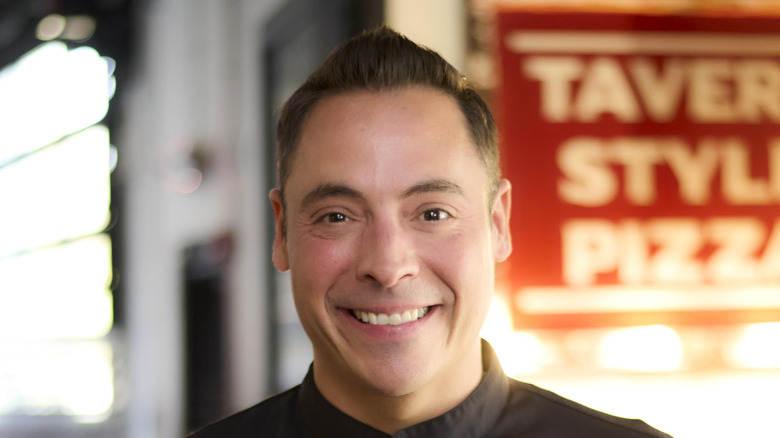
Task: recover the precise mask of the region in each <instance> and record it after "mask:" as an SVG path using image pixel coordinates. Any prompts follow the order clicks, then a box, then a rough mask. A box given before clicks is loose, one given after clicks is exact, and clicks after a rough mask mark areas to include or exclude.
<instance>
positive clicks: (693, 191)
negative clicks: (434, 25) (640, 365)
mask: <svg viewBox="0 0 780 438" xmlns="http://www.w3.org/2000/svg"><path fill="white" fill-rule="evenodd" d="M498 23H499V37H500V56H501V60H500V61H501V72H502V85H501V90H500V94H499V96H498V99H499V102H498V103H499V111H497V117H498V119H499V123H500V127H501V132H502V154H503V163H504V173H505V175H506V176H507V177H508V178H509V179H511V180H512V183H513V190H514V195H513V197H514V198H513V206H514V208H513V215H512V233H513V239H514V246H515V250H514V253H513V255H512V257H511V258H510V260H509V261H508V263H507V264H506V265H505V266H504V267H503V268H502V272H501V274H502V281H503V283H502V285H503V286H504V287H505V288H506V289H508V290H509V291H511V294H512V298H513V303H514V304H515V305H514V308H515V312H514V320H515V324H516V325H517V326H521V327H542V328H545V327H548V328H567V327H568V328H573V327H592V326H611V325H641V324H656V323H663V324H728V323H746V322H761V321H778V320H780V130H778V123H780V34H778V33H777V29H780V20H778V19H769V18H739V19H737V18H728V17H696V16H652V15H624V14H583V13H579V14H564V13H535V12H526V11H503V12H501V13H499V20H498Z"/></svg>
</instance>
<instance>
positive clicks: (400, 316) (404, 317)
mask: <svg viewBox="0 0 780 438" xmlns="http://www.w3.org/2000/svg"><path fill="white" fill-rule="evenodd" d="M429 310H430V307H421V308H419V309H412V310H407V311H405V312H403V313H393V314H392V315H386V314H384V313H380V314H376V313H371V312H363V311H361V310H353V311H352V314H354V315H355V318H357V319H359V320H361V321H363V322H364V323H366V324H371V325H398V324H404V323H407V322H412V321H417V320H418V319H420V318H422V317H423V316H425V315H426V314H427V313H428V311H429Z"/></svg>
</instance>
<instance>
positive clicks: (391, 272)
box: [357, 219, 419, 288]
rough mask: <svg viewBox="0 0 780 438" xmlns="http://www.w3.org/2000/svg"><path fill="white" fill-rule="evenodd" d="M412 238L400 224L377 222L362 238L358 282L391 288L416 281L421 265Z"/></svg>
mask: <svg viewBox="0 0 780 438" xmlns="http://www.w3.org/2000/svg"><path fill="white" fill-rule="evenodd" d="M412 237H413V236H411V235H410V234H409V232H408V231H405V230H404V229H403V227H402V226H401V224H399V223H397V221H394V220H390V219H384V220H375V221H373V223H372V225H371V226H369V227H368V228H367V229H366V230H365V231H364V234H363V236H362V242H361V244H360V254H358V257H359V258H358V262H357V275H358V280H359V281H363V282H370V283H373V284H375V285H378V286H381V287H384V288H390V287H393V286H395V285H397V284H398V283H399V282H401V281H402V280H404V279H409V278H413V277H416V276H417V274H418V273H419V262H418V259H417V254H416V252H415V249H414V243H413V241H412Z"/></svg>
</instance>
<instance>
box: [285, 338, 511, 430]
mask: <svg viewBox="0 0 780 438" xmlns="http://www.w3.org/2000/svg"><path fill="white" fill-rule="evenodd" d="M482 369H483V371H484V372H485V375H484V377H483V378H482V381H481V382H480V383H479V385H478V386H477V388H476V389H475V390H474V391H473V392H472V393H471V394H470V395H469V396H468V397H467V398H466V399H465V400H464V401H463V402H462V403H460V404H459V405H458V406H456V407H454V408H453V409H451V410H450V411H448V412H446V413H444V414H442V415H440V416H438V417H436V418H432V419H430V420H428V421H424V422H422V423H419V424H415V425H413V426H410V427H407V428H406V429H402V430H399V431H398V432H396V434H395V435H392V436H393V437H396V438H417V437H420V438H422V437H426V438H430V437H437V436H439V437H452V438H471V437H479V436H483V435H485V434H486V433H487V432H488V431H489V430H490V429H491V428H492V427H493V425H494V424H495V423H496V421H497V420H498V417H499V416H500V415H501V412H502V411H503V410H504V407H505V406H506V402H507V397H508V394H509V383H508V379H507V377H506V376H505V375H504V371H503V370H502V369H501V364H500V363H499V362H498V358H497V357H496V353H495V352H494V351H493V348H492V347H491V346H490V344H488V343H487V342H486V341H484V340H483V341H482ZM299 395H300V396H299V398H298V406H297V409H298V412H300V413H301V418H303V421H304V422H305V423H306V428H307V429H308V430H309V432H311V433H312V435H313V436H317V437H331V436H332V437H345V436H359V437H366V438H387V437H390V436H391V435H387V434H386V433H384V432H381V431H379V430H376V429H374V428H372V427H370V426H368V425H366V424H363V423H361V422H359V421H357V420H355V419H354V418H352V417H350V416H348V415H347V414H345V413H343V412H341V411H340V410H338V409H337V408H336V407H335V406H333V405H332V404H330V402H328V401H327V400H326V399H325V397H324V396H323V395H322V394H321V393H320V391H319V390H318V389H317V387H316V385H315V384H314V375H313V372H312V368H311V367H309V372H308V373H307V374H306V377H305V378H304V380H303V383H302V384H301V388H300V394H299Z"/></svg>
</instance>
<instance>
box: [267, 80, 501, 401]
mask: <svg viewBox="0 0 780 438" xmlns="http://www.w3.org/2000/svg"><path fill="white" fill-rule="evenodd" d="M488 193H489V187H488V177H487V173H486V171H485V168H484V165H483V164H482V163H481V161H480V160H479V158H478V155H477V152H476V150H475V148H474V146H473V145H472V143H471V139H470V136H469V133H468V130H467V128H466V126H465V118H464V117H463V115H462V113H461V112H460V110H459V108H458V105H457V103H456V102H455V100H454V99H453V98H452V97H450V96H447V95H445V94H443V93H441V92H439V91H436V90H433V89H429V88H423V87H410V88H405V89H401V90H395V91H388V92H381V93H370V92H351V93H344V94H339V95H336V96H332V97H328V98H326V99H324V100H322V101H321V102H319V103H318V104H317V105H316V106H315V107H314V108H313V109H312V111H311V113H310V114H309V117H308V119H307V120H306V122H305V123H304V126H303V131H302V134H301V138H300V143H299V145H298V148H297V150H296V152H295V157H294V158H293V162H292V168H291V172H290V175H289V178H288V180H287V182H286V186H285V195H284V196H285V201H286V207H285V210H284V211H282V208H281V202H280V201H281V200H280V195H279V192H278V191H273V192H272V193H271V199H272V203H273V206H274V211H275V214H276V221H277V224H276V239H275V241H274V257H273V260H274V265H275V266H276V267H277V268H278V269H280V270H287V269H290V270H291V276H292V289H293V296H294V299H295V304H296V308H297V310H298V314H299V316H300V319H301V322H302V324H303V327H304V329H305V330H306V333H307V334H308V336H309V337H310V339H311V341H312V345H313V348H314V367H315V368H314V369H315V381H316V382H317V384H318V386H323V385H324V386H328V385H330V386H332V387H341V386H343V387H347V386H345V385H350V386H348V387H352V388H360V389H361V390H369V391H371V390H375V391H379V392H380V393H382V394H387V395H406V394H411V393H414V392H415V391H420V390H423V389H425V388H426V387H428V388H431V387H435V386H436V385H439V386H441V385H452V384H457V381H455V382H453V381H452V380H450V379H452V378H457V376H459V374H460V373H461V371H462V370H463V369H464V367H473V366H474V364H475V363H477V364H479V360H480V344H479V332H480V329H481V326H482V324H483V322H484V319H485V317H486V314H487V311H488V308H489V304H490V298H491V294H492V291H493V277H494V274H493V270H494V262H495V261H496V260H503V259H504V258H506V257H507V256H508V254H509V252H510V250H511V244H510V242H509V233H508V228H507V227H508V226H507V222H508V214H509V211H508V210H509V185H508V183H507V182H505V181H502V183H501V186H500V188H499V194H498V197H497V199H496V201H495V203H494V207H493V211H488V205H489V202H488V201H489V200H488ZM285 227H286V229H285ZM431 385H433V386H431ZM320 389H322V388H320Z"/></svg>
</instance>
